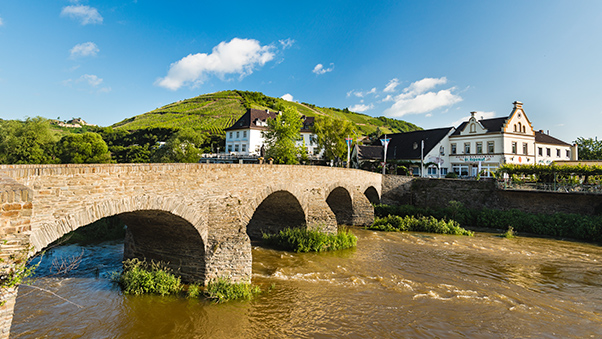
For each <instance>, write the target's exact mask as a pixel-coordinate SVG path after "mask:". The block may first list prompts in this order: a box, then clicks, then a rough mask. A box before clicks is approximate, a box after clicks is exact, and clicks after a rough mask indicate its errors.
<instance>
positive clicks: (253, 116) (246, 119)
mask: <svg viewBox="0 0 602 339" xmlns="http://www.w3.org/2000/svg"><path fill="white" fill-rule="evenodd" d="M276 114H278V112H270V111H264V110H261V109H254V108H250V109H247V112H246V113H245V114H243V116H242V117H240V119H238V120H236V122H235V123H234V124H233V125H232V126H230V127H228V128H226V129H225V130H226V131H231V130H237V129H248V128H252V129H264V130H267V129H268V127H267V126H258V125H257V122H258V121H263V122H266V121H267V119H274V118H275V117H276Z"/></svg>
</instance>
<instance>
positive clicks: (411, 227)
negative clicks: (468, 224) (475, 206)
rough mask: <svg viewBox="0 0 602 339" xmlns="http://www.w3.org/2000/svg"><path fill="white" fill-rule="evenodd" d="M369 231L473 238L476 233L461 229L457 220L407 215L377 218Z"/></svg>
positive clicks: (368, 227) (369, 227)
mask: <svg viewBox="0 0 602 339" xmlns="http://www.w3.org/2000/svg"><path fill="white" fill-rule="evenodd" d="M366 228H367V229H370V230H377V231H389V232H391V231H396V232H404V231H412V232H429V233H439V234H452V235H467V236H473V235H474V233H473V232H471V231H468V230H465V229H463V228H462V227H460V224H458V222H457V221H455V220H445V219H441V220H439V219H436V218H434V217H432V216H431V217H415V216H410V215H406V216H405V217H401V216H398V215H388V216H386V217H384V218H376V220H374V223H373V224H372V225H371V226H366Z"/></svg>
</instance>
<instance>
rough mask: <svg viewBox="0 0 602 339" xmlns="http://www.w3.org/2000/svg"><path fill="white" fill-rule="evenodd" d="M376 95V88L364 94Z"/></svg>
mask: <svg viewBox="0 0 602 339" xmlns="http://www.w3.org/2000/svg"><path fill="white" fill-rule="evenodd" d="M374 93H376V87H372V89H371V90H370V91H368V92H366V94H374Z"/></svg>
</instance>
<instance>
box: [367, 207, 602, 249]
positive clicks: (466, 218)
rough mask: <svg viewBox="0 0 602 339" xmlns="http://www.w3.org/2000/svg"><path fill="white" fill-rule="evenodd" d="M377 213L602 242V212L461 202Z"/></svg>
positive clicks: (377, 209) (380, 209)
mask: <svg viewBox="0 0 602 339" xmlns="http://www.w3.org/2000/svg"><path fill="white" fill-rule="evenodd" d="M374 214H375V216H378V217H385V216H388V215H398V216H408V215H409V216H417V217H420V216H433V217H435V218H437V219H445V220H455V221H457V222H458V223H459V224H460V225H461V226H462V227H475V226H476V227H489V228H497V229H502V230H505V229H508V227H512V228H513V231H516V232H524V233H532V234H538V235H548V236H554V237H560V238H572V239H578V240H586V241H594V242H602V216H586V215H579V214H565V213H555V214H532V213H526V212H522V211H519V210H509V211H499V210H493V209H469V208H466V207H464V206H462V205H461V204H459V203H457V202H453V203H451V204H450V206H449V207H445V208H437V209H434V208H420V207H415V206H411V205H403V206H388V205H377V206H375V207H374Z"/></svg>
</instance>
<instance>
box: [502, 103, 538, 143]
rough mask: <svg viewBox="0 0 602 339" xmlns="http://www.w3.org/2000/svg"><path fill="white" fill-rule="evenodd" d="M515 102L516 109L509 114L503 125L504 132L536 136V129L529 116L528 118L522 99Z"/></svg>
mask: <svg viewBox="0 0 602 339" xmlns="http://www.w3.org/2000/svg"><path fill="white" fill-rule="evenodd" d="M513 104H514V109H513V110H512V112H511V113H510V115H509V116H508V119H507V120H506V123H505V124H504V127H503V131H504V133H516V134H523V135H531V136H534V135H535V131H534V130H533V125H531V121H529V118H527V115H526V114H525V111H524V110H523V103H522V102H520V101H515V102H513Z"/></svg>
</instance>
